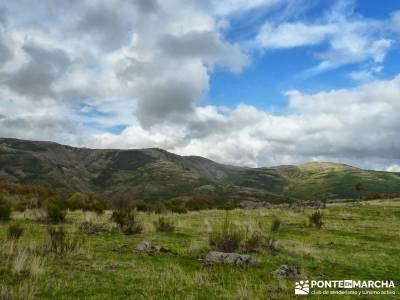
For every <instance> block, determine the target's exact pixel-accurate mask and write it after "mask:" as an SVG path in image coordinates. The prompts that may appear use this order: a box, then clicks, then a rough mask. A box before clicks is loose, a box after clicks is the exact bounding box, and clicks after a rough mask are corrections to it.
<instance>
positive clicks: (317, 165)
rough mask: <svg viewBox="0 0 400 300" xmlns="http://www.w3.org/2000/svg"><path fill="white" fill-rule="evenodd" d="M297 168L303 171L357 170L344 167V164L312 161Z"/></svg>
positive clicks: (347, 166)
mask: <svg viewBox="0 0 400 300" xmlns="http://www.w3.org/2000/svg"><path fill="white" fill-rule="evenodd" d="M299 168H300V169H301V170H304V171H325V170H331V171H343V170H356V169H358V168H356V167H353V166H350V165H346V164H339V163H332V162H324V161H313V162H308V163H305V164H302V165H299Z"/></svg>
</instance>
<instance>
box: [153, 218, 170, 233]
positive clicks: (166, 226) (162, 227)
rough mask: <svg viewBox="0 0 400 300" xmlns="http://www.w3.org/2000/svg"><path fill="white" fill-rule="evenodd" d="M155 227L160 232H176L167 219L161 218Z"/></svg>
mask: <svg viewBox="0 0 400 300" xmlns="http://www.w3.org/2000/svg"><path fill="white" fill-rule="evenodd" d="M154 227H155V228H156V230H157V231H158V232H173V231H174V230H175V226H174V224H173V223H172V222H171V221H168V220H167V219H166V218H165V217H159V218H158V220H157V221H155V222H154Z"/></svg>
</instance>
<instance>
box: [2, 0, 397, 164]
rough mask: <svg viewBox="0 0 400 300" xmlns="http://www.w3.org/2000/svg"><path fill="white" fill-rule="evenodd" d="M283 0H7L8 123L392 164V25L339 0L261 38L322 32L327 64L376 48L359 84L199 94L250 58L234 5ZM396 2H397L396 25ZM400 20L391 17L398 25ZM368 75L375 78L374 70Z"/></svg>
mask: <svg viewBox="0 0 400 300" xmlns="http://www.w3.org/2000/svg"><path fill="white" fill-rule="evenodd" d="M284 2H285V1H280V0H279V1H278V0H254V1H253V0H252V1H242V0H237V1H236V0H235V1H231V0H230V1H213V0H209V1H181V0H169V1H160V0H138V1H123V0H112V1H101V0H82V1H77V0H68V1H63V2H62V4H58V3H57V4H55V2H54V1H46V0H43V1H41V3H40V5H39V4H38V5H35V6H30V7H32V11H31V12H30V13H29V14H26V13H25V11H26V10H25V9H24V8H25V7H26V6H28V4H29V1H27V0H21V1H9V2H7V3H5V5H6V9H0V87H1V88H0V101H1V105H0V136H7V137H18V138H27V139H40V140H43V139H50V140H54V141H57V142H61V143H67V144H71V145H76V146H88V147H101V148H143V147H161V148H164V149H166V150H170V151H174V152H177V153H179V154H188V155H189V154H190V155H201V156H206V157H209V158H211V159H215V160H217V161H219V162H225V163H232V164H240V165H249V166H266V165H277V164H289V163H301V162H305V161H310V160H330V161H340V162H347V163H350V164H356V165H359V166H364V167H369V168H379V169H385V168H387V167H388V166H395V165H399V164H400V157H399V154H398V153H400V144H399V142H398V141H400V138H399V133H398V128H399V126H400V123H399V118H398V116H397V115H396V112H397V111H399V109H400V107H399V101H398V95H399V94H400V77H395V78H393V79H392V80H383V81H376V80H375V79H374V77H373V75H374V74H376V73H379V72H380V71H381V70H380V69H379V68H380V67H381V66H382V61H383V60H384V57H385V54H386V51H387V49H388V47H390V46H391V43H392V41H391V39H390V38H387V37H379V38H376V36H377V35H376V32H378V31H379V29H378V28H379V27H380V23H379V24H378V23H376V22H374V21H371V20H365V19H362V18H359V19H355V18H354V17H353V16H351V15H348V14H344V13H343V10H342V13H341V14H337V12H338V11H340V10H339V9H337V10H336V13H335V14H333V13H331V14H330V15H327V16H324V18H323V19H321V20H320V21H318V22H315V23H310V22H305V21H304V22H303V21H293V22H288V21H286V22H283V23H280V24H279V23H277V24H275V23H272V22H269V23H266V24H264V26H263V27H262V29H261V31H260V34H259V35H258V43H259V44H260V45H261V46H262V47H264V48H274V49H280V48H292V47H300V46H306V45H322V44H325V43H326V44H327V45H328V49H327V50H326V51H324V52H321V53H319V54H318V56H317V57H318V59H319V60H320V65H318V66H317V67H316V68H319V69H321V70H323V69H327V68H333V67H336V66H338V65H343V64H347V63H350V62H354V61H365V60H366V61H368V60H371V61H372V62H371V63H370V64H367V65H368V67H369V68H368V70H369V73H368V72H364V73H362V72H363V71H364V70H360V71H359V73H358V74H357V73H353V74H352V79H354V80H357V81H361V82H365V81H368V84H361V85H359V86H358V87H356V88H352V89H337V90H332V91H329V92H319V93H313V94H308V93H304V92H301V91H298V90H294V91H289V92H287V93H286V95H287V97H288V103H289V104H288V106H287V107H286V114H284V115H274V114H270V113H267V112H265V111H263V110H260V109H258V108H257V107H254V106H250V105H246V104H244V103H243V104H240V105H238V106H237V107H233V108H226V107H218V106H214V105H204V104H203V103H202V100H203V99H204V98H205V97H206V95H207V92H208V90H209V84H210V74H211V73H212V72H214V71H215V70H216V69H217V68H225V69H226V70H228V71H231V72H241V71H243V70H244V69H245V68H246V67H247V66H248V65H249V64H250V57H249V56H250V54H249V53H246V52H244V51H243V49H242V46H241V45H239V44H235V43H233V42H230V41H228V40H226V39H225V38H224V34H223V32H221V30H223V27H224V26H222V25H221V22H223V21H224V20H225V18H227V17H228V16H229V15H236V14H239V13H240V12H242V11H246V10H251V9H255V8H259V7H274V6H275V5H279V4H282V3H284ZM396 20H397V15H396V14H393V16H392V19H391V21H390V22H391V24H392V25H391V26H392V27H391V28H395V26H396V25H393V24H396ZM391 30H393V29H391ZM366 79H368V80H366Z"/></svg>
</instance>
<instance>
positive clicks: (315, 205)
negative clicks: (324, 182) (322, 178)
mask: <svg viewBox="0 0 400 300" xmlns="http://www.w3.org/2000/svg"><path fill="white" fill-rule="evenodd" d="M306 208H311V209H325V208H326V203H325V202H322V201H314V202H310V203H307V205H306Z"/></svg>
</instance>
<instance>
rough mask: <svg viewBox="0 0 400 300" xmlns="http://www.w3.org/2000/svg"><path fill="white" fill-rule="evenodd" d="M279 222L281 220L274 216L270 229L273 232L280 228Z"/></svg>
mask: <svg viewBox="0 0 400 300" xmlns="http://www.w3.org/2000/svg"><path fill="white" fill-rule="evenodd" d="M281 224H282V222H281V220H280V219H279V218H278V217H275V218H274V219H273V220H272V224H271V231H273V232H275V231H278V230H279V228H281Z"/></svg>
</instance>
